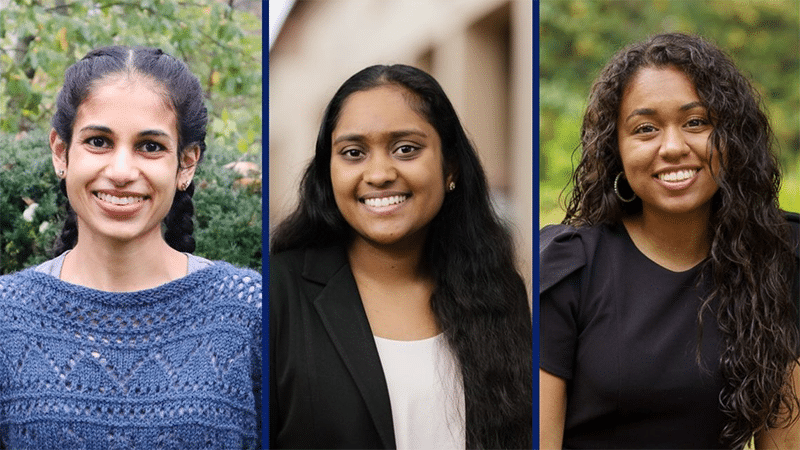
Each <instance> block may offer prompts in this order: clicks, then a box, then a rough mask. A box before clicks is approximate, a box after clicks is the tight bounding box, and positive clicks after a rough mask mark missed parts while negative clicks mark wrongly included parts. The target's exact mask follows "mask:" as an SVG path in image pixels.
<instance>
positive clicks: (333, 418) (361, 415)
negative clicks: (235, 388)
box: [269, 247, 396, 449]
mask: <svg viewBox="0 0 800 450" xmlns="http://www.w3.org/2000/svg"><path fill="white" fill-rule="evenodd" d="M269 271H270V273H269V301H270V309H269V371H270V376H269V380H270V387H269V422H270V423H269V443H270V448H391V449H393V448H396V444H395V438H394V427H393V424H392V411H391V406H390V404H389V391H388V389H387V387H386V379H385V377H384V375H383V368H382V366H381V362H380V358H379V356H378V350H377V348H376V346H375V340H374V338H373V335H372V330H371V329H370V326H369V322H368V321H367V315H366V313H365V312H364V307H363V305H362V303H361V298H360V297H359V294H358V289H357V287H356V282H355V279H354V278H353V274H352V272H351V270H350V265H349V264H348V262H347V257H346V254H345V251H344V249H343V248H341V247H333V248H325V249H309V250H291V251H287V252H282V253H280V254H277V255H272V256H270V267H269Z"/></svg>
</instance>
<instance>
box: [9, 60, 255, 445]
mask: <svg viewBox="0 0 800 450" xmlns="http://www.w3.org/2000/svg"><path fill="white" fill-rule="evenodd" d="M206 122H207V113H206V108H205V106H204V104H203V93H202V89H201V87H200V84H199V82H198V80H197V78H196V77H195V76H194V75H193V74H192V73H191V72H190V71H189V69H188V67H187V66H186V64H184V63H183V62H182V61H180V60H178V59H176V58H174V57H172V56H170V55H167V54H165V53H163V52H162V51H161V50H159V49H153V48H127V47H105V48H100V49H96V50H93V51H91V52H89V53H88V54H87V55H86V56H85V57H84V58H83V59H81V60H80V61H78V62H77V63H75V64H74V65H73V66H71V67H70V68H69V69H67V71H66V73H65V76H64V86H63V88H62V90H61V92H60V93H59V95H58V99H57V111H56V113H55V116H54V117H53V120H52V125H53V130H52V131H51V132H50V147H51V150H52V159H53V166H54V168H55V171H56V173H57V175H58V177H59V178H60V179H61V182H60V188H61V190H62V192H64V193H65V194H66V196H67V198H68V205H67V213H68V216H67V220H66V222H65V225H64V229H63V231H62V233H61V235H60V237H59V239H58V242H57V243H56V254H57V255H58V256H57V257H56V258H55V259H53V260H50V261H47V262H45V263H44V264H42V265H40V266H38V267H34V268H30V269H27V270H24V271H22V272H19V273H16V274H11V275H7V276H3V277H0V342H2V345H0V448H9V449H10V448H14V449H17V448H19V449H33V448H37V449H40V448H86V449H106V448H180V449H182V448H187V449H188V448H204V449H207V448H213V449H222V448H225V449H230V448H260V447H261V446H260V434H261V430H260V414H261V412H260V409H261V408H260V405H261V401H260V397H261V275H260V274H259V273H257V272H254V271H252V270H247V269H239V268H236V267H233V266H231V265H230V264H227V263H224V262H219V261H218V262H212V261H209V260H206V259H204V258H200V257H197V256H194V255H192V254H191V252H192V251H194V248H195V244H194V239H193V238H192V228H193V225H192V214H193V212H194V207H193V205H192V194H193V192H194V183H193V181H192V178H193V176H194V174H195V169H196V167H197V164H198V163H199V162H200V161H201V159H202V157H203V153H204V152H205V149H206V146H205V134H206ZM162 227H163V228H164V231H162Z"/></svg>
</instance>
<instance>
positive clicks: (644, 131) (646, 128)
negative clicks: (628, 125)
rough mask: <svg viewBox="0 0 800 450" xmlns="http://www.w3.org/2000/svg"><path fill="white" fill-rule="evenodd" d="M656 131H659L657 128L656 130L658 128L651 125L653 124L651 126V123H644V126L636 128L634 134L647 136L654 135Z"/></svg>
mask: <svg viewBox="0 0 800 450" xmlns="http://www.w3.org/2000/svg"><path fill="white" fill-rule="evenodd" d="M656 130H657V128H656V127H654V126H653V125H651V124H649V123H644V124H642V125H639V126H638V127H636V128H635V129H634V130H633V134H647V133H653V132H655V131H656Z"/></svg>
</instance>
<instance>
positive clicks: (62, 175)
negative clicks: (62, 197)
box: [58, 169, 64, 178]
mask: <svg viewBox="0 0 800 450" xmlns="http://www.w3.org/2000/svg"><path fill="white" fill-rule="evenodd" d="M58 177H59V178H64V169H59V170H58Z"/></svg>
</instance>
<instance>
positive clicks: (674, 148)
mask: <svg viewBox="0 0 800 450" xmlns="http://www.w3.org/2000/svg"><path fill="white" fill-rule="evenodd" d="M690 151H691V150H690V149H689V145H688V144H687V143H686V138H685V137H684V135H683V132H682V131H681V130H680V128H679V127H666V128H665V129H664V140H663V141H662V142H661V148H660V149H659V153H660V154H661V157H662V158H664V159H665V160H668V161H674V160H677V159H680V158H681V157H683V156H686V155H687V154H689V152H690Z"/></svg>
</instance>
